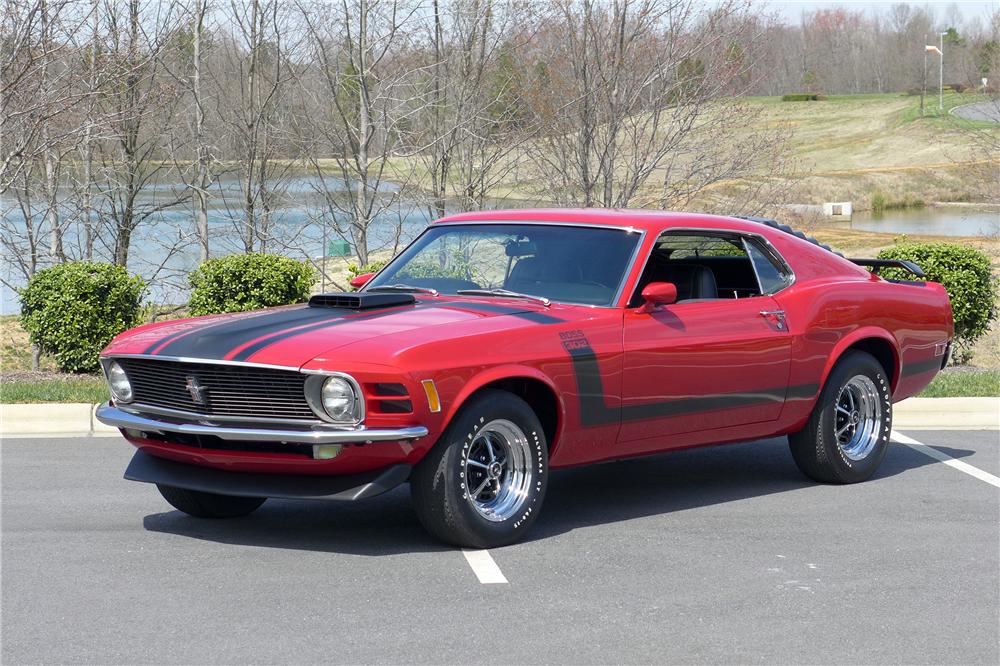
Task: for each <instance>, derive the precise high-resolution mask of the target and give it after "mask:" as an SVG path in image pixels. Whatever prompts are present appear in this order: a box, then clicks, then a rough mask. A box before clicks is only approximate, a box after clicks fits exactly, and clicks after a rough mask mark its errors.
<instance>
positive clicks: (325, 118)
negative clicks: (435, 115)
mask: <svg viewBox="0 0 1000 666" xmlns="http://www.w3.org/2000/svg"><path fill="white" fill-rule="evenodd" d="M301 7H302V15H303V18H304V21H305V24H306V29H307V32H308V35H309V45H310V50H311V52H312V53H313V57H314V59H315V62H316V63H317V65H316V69H317V71H318V75H317V77H316V78H317V81H316V83H317V85H316V87H315V89H314V90H313V91H312V94H313V95H315V96H316V97H315V99H314V104H315V105H316V107H317V108H319V109H322V111H321V116H320V117H318V118H316V119H315V122H314V123H313V131H314V137H315V138H314V141H315V144H316V146H315V147H316V148H321V147H325V148H327V149H328V150H329V151H330V158H329V161H330V162H331V163H332V165H333V169H332V174H331V173H330V172H329V171H328V170H327V169H326V167H325V165H324V164H323V163H322V162H321V161H320V160H319V159H318V158H317V157H316V154H317V153H316V150H312V151H310V152H311V154H312V157H311V164H312V168H313V171H314V173H315V174H316V176H317V179H318V180H319V181H320V183H321V188H320V190H321V194H322V195H323V197H324V205H325V207H326V216H325V217H326V221H327V222H331V223H332V229H333V231H334V233H336V234H337V235H339V236H340V237H342V238H344V239H345V240H347V241H348V242H349V243H350V245H351V247H352V249H353V250H354V253H355V254H356V256H357V257H358V260H359V261H360V262H361V263H362V264H366V263H368V261H369V254H370V250H371V233H372V227H373V225H374V224H375V222H376V220H378V219H379V218H390V219H394V220H395V228H396V229H397V230H398V229H399V228H400V227H401V225H402V223H403V219H404V218H405V213H403V212H402V211H401V210H400V208H399V204H400V202H401V193H402V192H403V191H404V190H405V188H406V186H407V185H409V184H410V183H412V182H413V176H414V174H413V163H412V162H411V163H410V165H409V166H405V165H404V166H402V167H398V165H396V166H397V167H398V168H395V169H394V170H393V171H392V173H391V175H390V174H389V173H388V169H389V167H390V161H391V160H392V158H393V157H394V151H396V150H400V152H404V151H405V150H406V149H407V148H408V147H409V146H410V145H411V143H412V142H411V132H412V124H413V122H414V119H415V118H416V116H417V114H418V113H419V111H420V110H421V109H422V108H423V107H424V106H425V104H426V102H425V100H424V98H423V97H422V96H421V94H420V91H419V89H418V88H417V86H416V84H415V82H414V79H415V77H416V74H417V73H418V72H422V71H423V65H422V63H420V62H419V61H418V62H414V61H413V60H412V59H411V58H409V57H407V56H408V52H409V51H410V50H411V49H412V48H413V46H414V42H415V41H416V34H417V29H418V27H419V25H418V19H419V15H418V13H417V5H415V4H414V5H403V4H401V3H400V2H398V1H397V0H353V1H351V2H349V0H344V1H343V4H342V5H341V7H340V11H339V12H337V13H336V14H333V15H331V13H330V12H326V13H322V12H310V11H309V8H308V6H306V5H301ZM318 115H320V114H318ZM390 178H391V180H392V183H393V185H392V187H389V181H390ZM341 219H346V224H340V222H339V221H340V220H341ZM387 222H388V220H387ZM394 236H395V237H396V239H397V242H398V233H396V234H394Z"/></svg>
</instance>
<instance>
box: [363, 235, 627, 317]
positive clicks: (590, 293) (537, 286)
mask: <svg viewBox="0 0 1000 666" xmlns="http://www.w3.org/2000/svg"><path fill="white" fill-rule="evenodd" d="M638 242H639V234H638V233H636V232H629V231H626V230H623V229H614V228H607V229H603V228H594V227H574V226H568V225H544V224H517V223H502V222H498V223H496V224H492V223H490V224H475V225H440V226H433V227H430V228H429V229H428V230H427V231H426V232H424V234H423V235H422V236H420V238H418V239H417V241H416V242H415V243H413V245H411V246H410V247H409V248H407V249H406V251H404V252H403V253H402V254H401V255H399V257H397V258H396V259H395V260H394V261H393V262H392V263H391V264H389V266H388V267H387V268H386V269H385V270H383V271H382V272H381V273H380V274H379V275H378V276H377V277H375V278H374V279H373V280H372V281H371V282H369V283H368V285H367V286H366V287H365V289H366V290H367V289H373V288H375V287H380V286H381V287H388V286H390V285H406V286H408V287H420V288H422V289H433V290H435V291H437V292H439V293H442V294H457V293H459V292H461V291H465V290H469V289H486V290H491V289H505V290H507V291H511V292H517V293H520V294H529V295H532V296H540V297H543V298H548V299H550V300H553V301H560V302H563V303H580V304H585V305H613V304H614V299H615V295H616V294H617V293H618V289H619V287H620V286H621V283H622V281H623V280H624V278H625V273H626V271H627V270H628V266H629V261H630V259H631V257H632V254H633V252H634V250H635V247H636V244H637V243H638ZM498 295H499V294H498Z"/></svg>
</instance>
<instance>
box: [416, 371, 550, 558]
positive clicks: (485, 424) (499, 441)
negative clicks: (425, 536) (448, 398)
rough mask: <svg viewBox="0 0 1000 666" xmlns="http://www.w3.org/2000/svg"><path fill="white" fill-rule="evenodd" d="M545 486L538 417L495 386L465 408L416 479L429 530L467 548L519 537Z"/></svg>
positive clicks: (423, 519)
mask: <svg viewBox="0 0 1000 666" xmlns="http://www.w3.org/2000/svg"><path fill="white" fill-rule="evenodd" d="M547 484H548V447H547V444H546V440H545V432H544V431H543V430H542V425H541V423H540V422H539V420H538V417H537V416H536V415H535V412H534V411H533V410H532V409H531V407H530V406H529V405H528V403H526V402H525V401H524V400H522V399H521V398H519V397H517V396H515V395H513V394H511V393H508V392H506V391H499V390H492V389H490V390H486V391H482V392H481V393H479V394H478V395H476V396H475V397H474V398H473V399H472V400H471V401H470V402H469V403H468V404H467V405H465V406H464V407H463V408H462V410H461V412H459V414H458V415H457V416H456V417H455V419H454V420H453V422H452V424H451V425H450V426H449V427H448V429H447V430H446V431H445V433H444V434H443V435H442V436H441V439H440V440H439V441H438V442H437V444H435V445H434V448H433V449H431V451H430V452H429V453H428V454H427V456H425V457H424V459H423V460H421V461H420V463H419V464H418V465H417V466H416V468H415V469H414V470H413V474H412V475H411V477H410V489H411V493H412V496H413V504H414V509H415V510H416V513H417V516H418V517H419V518H420V522H421V523H422V524H423V526H424V527H425V528H426V529H427V531H428V532H430V533H431V534H433V535H434V536H436V537H438V538H439V539H442V540H443V541H446V542H448V543H451V544H454V545H457V546H463V547H468V548H493V547H496V546H502V545H505V544H509V543H513V542H514V541H517V540H519V539H520V538H521V537H522V535H523V534H524V533H525V532H526V531H527V530H528V527H529V526H530V525H531V524H532V523H533V522H534V521H535V519H536V518H537V517H538V513H539V511H540V510H541V507H542V500H543V498H544V497H545V488H546V486H547Z"/></svg>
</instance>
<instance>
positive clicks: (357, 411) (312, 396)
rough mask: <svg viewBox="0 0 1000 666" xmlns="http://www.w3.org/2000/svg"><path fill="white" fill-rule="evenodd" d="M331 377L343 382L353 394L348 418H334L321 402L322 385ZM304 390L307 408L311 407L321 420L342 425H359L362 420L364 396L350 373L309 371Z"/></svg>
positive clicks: (363, 417)
mask: <svg viewBox="0 0 1000 666" xmlns="http://www.w3.org/2000/svg"><path fill="white" fill-rule="evenodd" d="M331 379H337V380H340V381H343V382H345V383H346V384H347V386H349V387H350V389H351V392H352V393H353V394H354V404H353V409H352V410H351V416H352V418H351V419H349V420H345V419H336V418H334V417H333V416H332V415H331V414H330V413H329V412H327V411H326V407H325V406H324V404H323V387H324V386H325V385H326V383H327V381H329V380H331ZM304 390H305V395H306V402H307V403H308V404H309V408H310V409H312V411H313V413H314V414H315V415H316V416H317V417H319V418H320V419H321V420H322V421H325V422H326V423H330V424H332V425H337V426H342V427H354V426H358V425H361V424H362V423H363V422H364V420H365V397H364V394H363V393H362V392H361V385H360V384H359V383H358V381H357V380H356V379H354V377H352V376H351V375H348V374H347V373H344V372H332V371H331V372H316V373H310V375H309V376H308V377H307V378H306V382H305V387H304Z"/></svg>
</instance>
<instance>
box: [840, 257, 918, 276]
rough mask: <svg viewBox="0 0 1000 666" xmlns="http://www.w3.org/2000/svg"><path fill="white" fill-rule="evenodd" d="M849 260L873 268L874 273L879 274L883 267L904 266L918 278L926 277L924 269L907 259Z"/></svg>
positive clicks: (903, 267)
mask: <svg viewBox="0 0 1000 666" xmlns="http://www.w3.org/2000/svg"><path fill="white" fill-rule="evenodd" d="M848 261H850V262H853V263H855V264H857V265H858V266H864V267H866V268H870V269H872V273H874V274H875V275H878V273H879V271H880V270H882V269H883V268H902V269H903V270H904V271H909V272H910V273H913V274H914V275H916V276H917V277H918V278H922V277H924V271H923V269H922V268H920V266H917V265H916V264H915V263H913V262H912V261H907V260H906V259H848Z"/></svg>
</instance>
